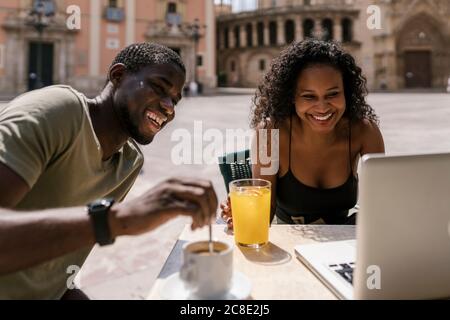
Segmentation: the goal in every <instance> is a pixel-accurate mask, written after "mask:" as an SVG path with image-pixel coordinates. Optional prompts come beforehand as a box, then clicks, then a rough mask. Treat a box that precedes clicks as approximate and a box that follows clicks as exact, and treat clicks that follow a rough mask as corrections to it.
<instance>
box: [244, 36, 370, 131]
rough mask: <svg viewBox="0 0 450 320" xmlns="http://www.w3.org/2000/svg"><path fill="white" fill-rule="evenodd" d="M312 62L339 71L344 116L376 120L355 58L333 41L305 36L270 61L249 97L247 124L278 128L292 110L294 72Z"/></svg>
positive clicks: (293, 105) (299, 70)
mask: <svg viewBox="0 0 450 320" xmlns="http://www.w3.org/2000/svg"><path fill="white" fill-rule="evenodd" d="M315 64H326V65H330V66H332V67H335V68H336V69H337V70H339V71H340V72H341V73H342V78H343V82H344V94H345V99H346V110H345V112H344V117H347V118H348V119H351V120H353V119H359V120H362V119H367V120H370V121H372V122H374V123H378V117H377V116H376V114H375V112H374V110H373V109H372V107H371V106H369V105H368V104H367V103H366V96H367V87H366V79H365V77H364V76H363V75H362V71H361V68H360V67H358V66H357V65H356V62H355V59H354V58H353V57H352V56H351V55H350V54H349V53H347V52H345V51H344V50H343V49H342V48H341V47H340V45H338V44H337V43H335V42H332V41H321V40H316V39H307V40H304V41H300V42H294V43H292V44H291V45H289V46H288V47H287V48H286V49H284V50H283V51H282V52H281V53H280V55H279V56H278V57H276V58H275V59H274V60H273V61H272V65H271V68H270V70H269V71H268V72H267V74H266V75H265V76H264V78H263V80H262V82H261V84H260V85H259V86H258V89H257V91H256V93H255V96H254V98H253V107H252V116H251V117H252V118H251V127H252V128H256V127H259V126H261V125H262V126H264V127H268V126H270V127H275V128H278V127H279V126H280V125H281V123H282V122H283V121H284V120H285V119H286V118H288V117H290V116H291V114H292V113H293V112H294V111H295V103H294V101H295V91H296V83H297V79H298V76H299V75H300V73H301V71H302V70H304V69H305V68H307V67H309V66H311V65H315ZM267 120H270V121H267Z"/></svg>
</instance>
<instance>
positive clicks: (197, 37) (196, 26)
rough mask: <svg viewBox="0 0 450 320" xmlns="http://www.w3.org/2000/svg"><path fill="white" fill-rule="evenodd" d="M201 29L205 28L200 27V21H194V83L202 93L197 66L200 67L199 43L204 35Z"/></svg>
mask: <svg viewBox="0 0 450 320" xmlns="http://www.w3.org/2000/svg"><path fill="white" fill-rule="evenodd" d="M200 28H205V26H200V24H199V20H198V19H197V18H196V19H195V20H194V23H193V24H192V25H191V26H190V29H191V35H192V39H193V40H194V82H195V84H196V87H197V88H198V90H199V92H200V93H201V83H200V82H199V81H198V70H197V65H198V57H197V53H198V44H199V41H200V39H201V37H202V35H201V33H200Z"/></svg>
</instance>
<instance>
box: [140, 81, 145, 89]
mask: <svg viewBox="0 0 450 320" xmlns="http://www.w3.org/2000/svg"><path fill="white" fill-rule="evenodd" d="M139 87H140V88H141V89H144V81H141V82H139Z"/></svg>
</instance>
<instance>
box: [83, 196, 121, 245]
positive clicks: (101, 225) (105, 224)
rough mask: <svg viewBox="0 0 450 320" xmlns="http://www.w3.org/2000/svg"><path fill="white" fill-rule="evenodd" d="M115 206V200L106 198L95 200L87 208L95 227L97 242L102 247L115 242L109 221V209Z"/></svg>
mask: <svg viewBox="0 0 450 320" xmlns="http://www.w3.org/2000/svg"><path fill="white" fill-rule="evenodd" d="M113 204H114V199H111V198H105V199H98V200H95V201H94V202H91V203H89V204H88V206H87V209H88V213H89V216H90V217H91V221H92V225H93V227H94V234H95V240H96V241H97V243H98V244H99V245H101V246H106V245H108V244H113V243H114V240H115V239H114V238H113V237H111V229H110V226H109V220H108V216H109V209H110V208H111V207H112V205H113Z"/></svg>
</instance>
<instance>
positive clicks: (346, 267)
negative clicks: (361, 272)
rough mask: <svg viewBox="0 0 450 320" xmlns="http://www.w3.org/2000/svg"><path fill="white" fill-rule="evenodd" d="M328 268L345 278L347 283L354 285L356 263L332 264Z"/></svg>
mask: <svg viewBox="0 0 450 320" xmlns="http://www.w3.org/2000/svg"><path fill="white" fill-rule="evenodd" d="M328 267H329V268H330V269H331V270H333V271H334V272H336V273H337V274H339V275H340V276H341V277H342V278H344V280H345V281H347V282H348V283H350V284H353V270H354V269H355V263H353V262H349V263H340V264H330V265H328Z"/></svg>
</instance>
